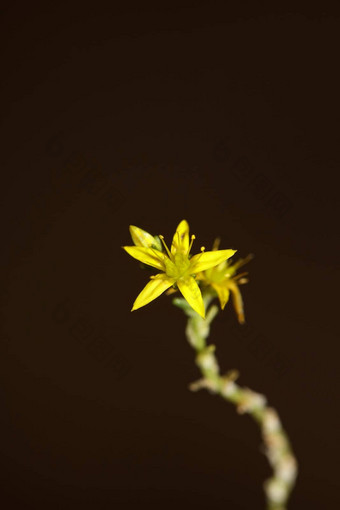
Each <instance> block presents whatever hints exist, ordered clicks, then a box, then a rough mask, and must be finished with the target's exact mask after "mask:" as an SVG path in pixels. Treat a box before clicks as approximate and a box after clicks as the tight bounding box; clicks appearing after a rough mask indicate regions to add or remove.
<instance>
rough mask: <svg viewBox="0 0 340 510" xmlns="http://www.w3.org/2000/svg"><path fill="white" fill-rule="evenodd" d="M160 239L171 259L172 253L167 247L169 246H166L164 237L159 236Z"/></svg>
mask: <svg viewBox="0 0 340 510" xmlns="http://www.w3.org/2000/svg"><path fill="white" fill-rule="evenodd" d="M158 237H159V238H160V240H161V241H162V243H163V245H164V248H165V249H166V251H167V253H168V255H169V257H170V258H171V253H170V250H169V248H168V247H167V245H166V243H165V241H164V236H161V235H159V236H158Z"/></svg>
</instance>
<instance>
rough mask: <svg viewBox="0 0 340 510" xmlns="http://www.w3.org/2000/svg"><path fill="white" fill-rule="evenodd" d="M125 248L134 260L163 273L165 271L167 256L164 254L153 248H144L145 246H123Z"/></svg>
mask: <svg viewBox="0 0 340 510" xmlns="http://www.w3.org/2000/svg"><path fill="white" fill-rule="evenodd" d="M123 248H124V250H125V251H126V252H127V253H128V254H129V255H131V257H133V258H134V259H137V260H139V261H140V262H144V264H147V265H148V266H152V267H155V268H156V269H160V270H161V271H164V270H165V263H164V260H165V259H166V258H167V256H166V255H165V254H164V253H163V252H161V251H158V250H154V249H153V248H144V247H143V246H123Z"/></svg>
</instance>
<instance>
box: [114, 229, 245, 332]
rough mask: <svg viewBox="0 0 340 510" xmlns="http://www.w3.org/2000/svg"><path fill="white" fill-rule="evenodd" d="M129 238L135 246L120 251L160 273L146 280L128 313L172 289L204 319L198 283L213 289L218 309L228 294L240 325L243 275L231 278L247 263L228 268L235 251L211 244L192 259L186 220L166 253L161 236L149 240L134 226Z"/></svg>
mask: <svg viewBox="0 0 340 510" xmlns="http://www.w3.org/2000/svg"><path fill="white" fill-rule="evenodd" d="M130 234H131V237H132V241H133V242H134V245H135V246H123V248H124V250H125V251H126V252H127V253H128V254H129V255H131V256H132V257H134V258H135V259H137V260H139V261H140V262H142V263H143V264H146V265H147V266H151V267H153V268H155V269H158V270H159V271H161V272H160V273H157V274H156V275H153V276H151V277H150V281H149V282H148V283H147V285H146V286H145V287H144V289H143V290H142V292H141V293H140V294H139V295H138V296H137V299H136V300H135V302H134V304H133V307H132V310H136V309H137V308H141V307H142V306H145V305H146V304H148V303H150V301H153V300H154V299H156V298H157V297H158V296H160V295H161V294H162V293H163V292H165V291H166V290H168V289H170V287H173V288H174V289H178V290H179V291H180V292H181V293H182V295H183V297H184V298H185V299H186V301H187V302H188V303H189V305H190V306H191V307H192V308H193V309H194V310H195V311H196V312H197V313H198V314H199V315H200V316H201V317H203V318H204V317H205V309H204V303H203V298H202V293H201V289H200V287H199V285H198V282H201V284H202V285H204V286H210V287H211V288H212V289H214V291H215V292H216V293H217V296H218V297H219V300H220V303H221V308H222V309H223V308H224V307H225V304H226V303H227V301H228V298H229V292H231V293H232V294H233V298H234V306H235V308H236V310H237V314H238V318H239V320H240V322H243V321H244V314H243V305H242V297H241V294H240V292H239V289H238V285H237V282H238V283H245V280H244V278H243V280H242V277H243V275H239V276H235V273H236V270H237V269H238V267H240V265H243V264H244V263H245V262H246V261H247V260H243V261H242V260H241V261H239V262H237V263H236V264H233V265H228V262H227V260H228V259H229V258H230V257H232V256H233V255H234V254H235V253H236V250H231V249H229V250H219V249H218V243H217V242H215V244H214V247H213V250H212V251H205V248H204V247H202V248H201V252H200V253H198V254H196V255H193V256H192V255H191V254H190V251H191V248H192V244H193V242H194V239H195V236H194V235H192V236H191V238H189V225H188V222H187V221H186V220H182V221H181V222H180V223H179V225H178V226H177V229H176V232H175V234H174V236H173V239H172V244H171V248H170V249H169V248H168V246H167V245H166V243H165V241H164V238H163V236H161V235H159V236H152V235H151V234H149V233H148V232H146V231H145V230H143V229H141V228H139V227H136V226H134V225H130ZM162 245H163V246H164V249H163V246H162ZM240 277H241V279H240Z"/></svg>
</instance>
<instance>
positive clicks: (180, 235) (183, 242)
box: [171, 220, 189, 255]
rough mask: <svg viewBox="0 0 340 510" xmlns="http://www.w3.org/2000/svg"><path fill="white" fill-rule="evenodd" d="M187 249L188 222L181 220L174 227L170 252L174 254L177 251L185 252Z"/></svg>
mask: <svg viewBox="0 0 340 510" xmlns="http://www.w3.org/2000/svg"><path fill="white" fill-rule="evenodd" d="M188 249H189V224H188V222H187V221H186V220H182V221H181V222H180V223H179V225H178V226H177V228H176V232H175V234H174V237H173V238H172V245H171V253H172V254H173V255H174V254H175V253H176V252H177V251H180V252H182V253H183V252H184V253H187V251H188Z"/></svg>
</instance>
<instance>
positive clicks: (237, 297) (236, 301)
mask: <svg viewBox="0 0 340 510" xmlns="http://www.w3.org/2000/svg"><path fill="white" fill-rule="evenodd" d="M228 286H229V288H230V290H231V293H232V297H233V305H234V308H235V312H236V315H237V318H238V321H239V323H240V324H244V323H245V318H244V310H243V299H242V294H241V292H240V289H239V288H238V286H237V284H236V283H235V282H233V281H232V280H229V281H228Z"/></svg>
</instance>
